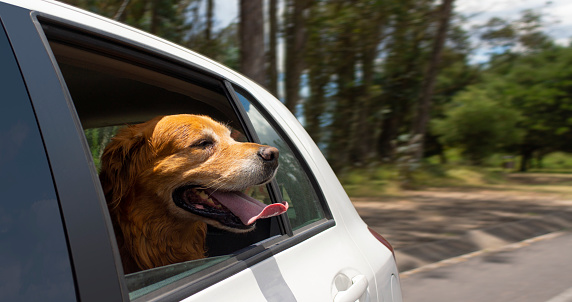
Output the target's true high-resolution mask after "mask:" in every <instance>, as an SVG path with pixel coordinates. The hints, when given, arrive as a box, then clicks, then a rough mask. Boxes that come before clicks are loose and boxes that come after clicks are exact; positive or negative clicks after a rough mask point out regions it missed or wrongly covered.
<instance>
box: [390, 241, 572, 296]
mask: <svg viewBox="0 0 572 302" xmlns="http://www.w3.org/2000/svg"><path fill="white" fill-rule="evenodd" d="M455 260H458V261H449V262H452V263H449V264H442V265H436V268H433V269H430V270H426V271H423V270H421V271H420V272H416V273H411V274H410V273H405V274H403V276H402V279H401V286H402V290H403V301H405V302H418V301H429V302H431V301H440V302H449V301H462V302H473V301H475V302H476V301H479V302H481V301H482V302H485V301H486V302H497V301H498V302H500V301H502V302H507V301H519V302H572V233H570V232H562V233H556V234H551V235H548V236H544V237H543V238H542V239H539V240H532V241H531V242H528V243H520V244H515V245H512V246H511V247H508V248H503V249H499V250H495V251H491V252H483V253H476V254H475V255H474V256H471V257H467V258H456V259H455Z"/></svg>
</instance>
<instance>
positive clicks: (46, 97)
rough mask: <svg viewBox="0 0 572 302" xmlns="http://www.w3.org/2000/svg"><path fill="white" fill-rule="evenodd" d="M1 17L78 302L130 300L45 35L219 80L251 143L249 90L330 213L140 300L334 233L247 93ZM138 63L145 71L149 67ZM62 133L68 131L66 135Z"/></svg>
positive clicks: (170, 296) (43, 18)
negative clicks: (245, 104) (59, 217)
mask: <svg viewBox="0 0 572 302" xmlns="http://www.w3.org/2000/svg"><path fill="white" fill-rule="evenodd" d="M0 14H1V15H2V18H3V19H2V20H3V21H5V23H6V24H7V25H6V27H7V28H6V31H7V34H8V36H9V38H10V39H11V41H12V40H13V41H12V42H13V45H15V46H14V49H15V52H16V54H17V58H18V60H19V62H20V61H21V62H23V63H22V64H21V70H22V74H23V76H24V78H25V80H26V83H27V85H28V86H29V89H30V96H31V99H32V102H33V104H34V108H37V109H36V115H37V118H38V124H39V125H40V128H41V131H42V134H43V137H44V141H45V146H46V151H47V154H48V157H49V160H50V166H51V168H52V173H53V175H54V179H55V183H56V185H57V191H58V196H59V202H60V206H61V208H62V212H63V216H64V217H63V219H64V222H65V227H66V232H67V235H68V246H69V249H70V254H71V255H72V259H73V268H74V275H75V278H76V286H77V291H78V296H79V297H80V299H81V301H101V300H104V301H108V300H117V299H118V297H121V299H122V300H123V301H129V297H128V290H127V287H126V285H125V279H124V274H123V269H122V268H121V259H120V256H119V252H118V248H117V244H116V242H115V237H114V234H113V229H112V227H111V220H110V218H109V213H108V212H107V208H106V203H105V197H104V196H103V192H102V190H101V185H100V184H99V179H98V177H97V171H95V169H94V165H93V162H92V159H91V154H90V153H89V147H88V146H87V142H86V140H85V136H84V135H83V129H82V126H81V123H80V121H79V118H78V116H77V114H76V113H75V109H74V105H73V102H72V100H71V97H70V95H69V92H68V91H67V88H66V87H65V81H63V77H62V75H61V74H60V73H59V69H58V68H57V64H56V60H55V58H54V56H53V54H52V53H51V50H50V47H49V45H48V39H47V36H46V35H50V34H53V33H54V32H55V31H57V29H64V30H66V31H72V32H74V33H75V34H78V35H79V36H82V35H84V36H85V37H89V38H95V39H100V40H102V41H106V42H108V43H112V44H115V45H116V46H117V47H118V48H120V49H121V51H125V50H128V51H131V52H132V53H134V54H137V53H140V54H146V57H148V56H152V57H155V58H156V59H157V60H159V61H160V62H162V64H161V65H160V69H161V70H164V68H165V67H164V65H163V64H170V65H171V67H173V68H179V69H180V70H183V71H184V72H186V73H189V72H191V73H194V75H195V76H197V78H201V77H203V78H205V79H207V80H208V79H216V80H217V81H220V83H223V88H224V91H225V93H226V94H227V97H228V98H229V101H231V104H233V106H234V107H235V110H236V112H237V116H238V117H239V119H240V120H241V121H242V122H243V123H244V125H243V127H244V129H246V130H247V135H248V136H249V139H250V140H252V141H255V142H256V141H258V138H257V137H256V131H254V130H253V127H252V124H251V122H250V119H249V118H248V116H247V115H246V113H245V112H244V109H243V108H242V105H241V103H240V101H238V100H237V96H236V94H235V90H234V87H239V89H242V90H244V92H246V93H247V94H248V95H249V96H250V97H252V100H253V101H254V102H256V103H257V104H256V107H257V109H259V111H260V112H261V113H262V114H263V115H264V117H265V118H266V119H267V120H268V121H269V122H270V123H271V124H272V126H273V127H274V128H275V130H277V131H278V133H279V134H280V135H281V136H282V137H283V138H284V140H285V141H286V143H287V144H288V146H289V147H290V148H291V149H292V151H293V152H294V154H295V155H296V156H297V158H298V159H299V160H300V163H301V165H302V166H303V168H304V171H305V172H306V174H307V175H308V177H309V179H310V181H311V183H312V187H313V188H314V190H315V191H316V193H317V195H318V197H319V199H320V203H321V204H322V206H323V209H324V212H325V214H326V218H325V219H323V220H321V221H318V222H315V223H313V224H311V225H308V226H305V227H303V228H301V229H299V230H297V231H296V232H295V233H292V231H291V228H289V220H288V219H287V217H286V216H285V215H283V216H282V218H280V219H281V221H282V223H281V224H280V225H281V231H282V234H284V235H281V236H276V237H273V238H269V239H267V240H265V241H263V242H260V243H259V244H257V245H256V246H253V247H252V248H251V249H249V250H247V251H245V252H243V253H241V254H239V255H237V256H236V257H234V258H235V259H234V260H235V261H234V262H232V263H226V261H225V262H223V263H222V264H221V265H219V266H215V267H213V269H212V270H209V269H207V270H206V271H205V272H201V273H198V276H197V274H195V275H192V279H193V281H192V282H189V280H188V278H185V279H183V280H181V282H176V283H175V284H174V285H173V286H170V287H169V286H167V287H165V288H164V289H160V290H157V291H155V292H152V293H150V294H148V295H145V296H143V297H141V298H140V299H137V300H135V301H147V300H149V299H151V300H153V301H175V300H177V301H178V300H179V299H183V298H185V297H188V296H191V295H192V294H194V293H197V292H199V291H201V290H203V289H205V288H207V287H210V286H211V285H213V284H215V283H217V282H219V281H221V280H223V279H226V278H228V277H230V276H232V275H234V274H236V273H238V272H240V271H242V270H244V269H245V268H248V267H250V266H253V265H255V264H256V263H258V262H260V261H263V260H265V259H267V258H269V257H272V256H273V255H275V254H277V253H279V252H282V251H284V250H286V249H288V248H290V247H292V246H294V245H297V244H299V243H300V242H302V241H305V240H307V239H309V238H311V237H312V236H314V235H316V234H319V233H321V232H323V231H325V230H327V229H329V228H331V227H333V226H335V224H336V223H335V221H334V219H333V216H332V214H331V212H330V209H329V207H328V205H327V202H326V200H325V198H324V195H323V193H322V191H321V189H320V186H319V185H318V181H317V180H316V178H315V176H314V173H313V172H312V171H311V169H310V167H309V165H308V163H307V162H306V160H305V158H304V157H303V156H302V154H301V152H300V151H299V150H298V148H297V147H296V146H295V145H294V143H293V141H292V139H291V138H290V137H289V135H288V134H287V133H285V132H284V131H283V130H282V129H281V127H280V125H279V124H278V123H277V122H276V121H275V120H274V118H272V116H271V115H270V114H269V112H268V111H267V110H265V108H264V106H262V104H261V103H260V102H259V101H258V100H257V99H256V98H255V97H253V96H252V94H251V93H249V92H248V89H244V88H243V87H242V86H241V85H240V84H238V83H235V82H233V81H231V80H229V79H226V78H225V77H223V76H221V75H219V74H216V73H214V72H212V71H210V70H206V69H205V68H203V67H201V66H198V65H196V64H194V63H193V62H188V61H182V60H180V59H179V58H177V57H175V56H172V55H170V54H168V53H164V52H162V51H160V50H157V49H150V48H149V47H148V46H146V45H140V44H137V43H135V42H133V41H131V40H128V39H127V38H124V37H121V36H116V35H113V34H109V33H106V32H102V31H100V30H98V29H95V28H91V27H88V26H85V25H82V24H77V23H75V22H71V21H68V20H65V19H62V18H59V17H55V16H51V15H48V14H44V13H39V12H33V11H29V10H27V9H23V8H18V7H14V6H11V5H8V4H2V3H0ZM4 16H6V17H4ZM46 26H52V28H51V29H50V28H48V29H47V31H46ZM56 28H57V29H56ZM48 32H49V33H48ZM73 42H74V44H76V43H77V41H75V40H74V41H73ZM115 50H117V49H115ZM102 51H103V52H107V49H102ZM121 51H120V52H119V53H121ZM134 58H135V59H136V58H137V56H136V55H135V56H133V57H131V56H130V57H129V59H130V60H129V61H132V60H133V59H134ZM141 63H142V64H144V65H148V62H147V61H143V62H141ZM54 65H55V66H54ZM56 129H57V130H58V131H56ZM62 129H63V131H61V130H62ZM57 132H60V133H57ZM69 154H73V157H71V158H70V157H69ZM71 168H73V169H75V170H77V171H75V173H76V174H74V176H75V177H76V178H77V177H78V175H79V178H80V179H79V180H81V181H82V182H81V183H80V186H79V187H78V185H77V182H74V179H72V178H73V177H70V176H69V175H67V176H66V170H69V169H71ZM270 187H271V188H270V191H271V194H272V195H273V198H274V200H279V198H280V195H279V194H280V193H279V190H277V185H276V183H275V182H274V183H273V184H271V186H270ZM80 195H84V196H87V197H88V198H83V199H81V202H78V200H79V199H80V197H81V196H80ZM74 203H75V204H74ZM81 207H84V208H83V209H82V208H81ZM86 209H91V210H93V213H92V214H90V215H85V213H83V216H82V215H79V216H78V217H75V216H76V214H78V213H82V212H84V211H85V210H86ZM86 223H89V224H90V225H91V224H93V230H92V233H93V235H94V236H95V237H96V239H97V240H95V241H94V242H92V243H91V244H88V245H87V247H85V246H82V244H83V243H84V242H85V240H83V239H82V238H81V237H82V236H83V233H82V231H81V228H82V227H83V226H84V225H85V224H86ZM78 229H79V230H78ZM93 259H100V261H99V262H101V263H99V264H97V265H96V266H97V267H96V268H94V263H92V262H93Z"/></svg>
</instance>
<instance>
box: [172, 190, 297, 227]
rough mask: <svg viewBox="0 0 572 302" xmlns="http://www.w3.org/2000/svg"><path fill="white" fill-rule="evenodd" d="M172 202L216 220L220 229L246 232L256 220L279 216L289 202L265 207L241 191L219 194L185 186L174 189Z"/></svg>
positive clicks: (265, 205)
mask: <svg viewBox="0 0 572 302" xmlns="http://www.w3.org/2000/svg"><path fill="white" fill-rule="evenodd" d="M173 201H174V202H175V204H176V205H177V206H179V207H180V208H183V209H185V210H187V211H189V212H191V213H193V214H196V215H199V216H202V217H205V218H209V219H212V220H215V221H217V222H219V223H220V224H222V225H223V226H226V227H230V228H233V229H241V230H248V229H251V228H253V226H254V223H255V222H256V220H258V219H262V218H269V217H272V216H277V215H280V214H282V213H284V212H286V210H287V209H288V203H287V202H283V203H273V204H270V205H267V204H264V203H262V202H260V201H258V200H256V199H254V198H252V197H250V196H248V195H246V194H244V193H242V192H221V191H212V190H209V189H200V188H197V187H193V186H185V187H181V188H178V189H176V190H175V192H174V193H173Z"/></svg>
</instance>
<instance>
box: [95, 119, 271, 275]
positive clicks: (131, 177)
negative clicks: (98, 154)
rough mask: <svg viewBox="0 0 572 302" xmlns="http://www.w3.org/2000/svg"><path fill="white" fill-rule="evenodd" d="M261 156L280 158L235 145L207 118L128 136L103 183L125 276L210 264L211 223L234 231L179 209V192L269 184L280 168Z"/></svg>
mask: <svg viewBox="0 0 572 302" xmlns="http://www.w3.org/2000/svg"><path fill="white" fill-rule="evenodd" d="M261 150H267V152H272V154H273V156H274V157H277V156H278V150H276V148H273V147H268V146H262V145H259V144H254V143H239V142H236V141H235V140H234V139H232V138H231V136H230V130H229V129H228V128H227V127H225V126H224V125H221V124H219V123H217V122H215V121H213V120H212V119H210V118H209V117H206V116H197V115H174V116H164V117H157V118H154V119H152V120H150V121H148V122H146V123H143V124H138V125H134V126H129V127H126V128H124V129H122V130H121V131H120V132H119V133H118V134H117V135H116V136H115V137H114V138H113V139H112V141H111V142H110V143H109V144H108V146H107V147H106V148H105V151H104V153H103V156H102V159H101V161H102V167H101V173H100V180H101V183H102V187H103V190H104V193H105V196H106V199H107V203H108V207H109V211H110V214H111V219H112V221H113V224H114V229H115V234H116V237H117V241H118V245H119V248H120V253H121V256H122V261H123V267H124V270H125V273H132V272H136V271H139V270H144V269H150V268H153V267H158V266H163V265H167V264H172V263H177V262H182V261H189V260H194V259H200V258H203V257H205V237H206V230H207V225H206V223H209V224H211V225H214V226H217V227H220V228H226V229H228V228H227V227H225V226H224V225H221V223H219V222H218V221H215V220H212V219H208V218H205V217H202V216H200V215H195V214H193V213H191V212H188V211H185V210H184V209H182V208H180V207H178V206H176V205H175V204H174V202H173V197H172V196H173V192H174V191H175V189H177V188H179V187H181V186H185V185H197V186H202V187H210V188H215V189H217V190H221V191H238V190H243V189H245V188H247V187H250V186H253V185H257V184H262V183H265V182H267V181H269V180H270V178H272V177H273V175H274V173H275V168H276V167H273V168H272V169H271V168H267V167H263V166H264V163H262V162H264V160H260V157H261V155H260V154H261V152H262V151H261ZM268 150H270V151H268ZM276 166H277V163H276ZM270 170H272V171H270ZM261 171H263V172H264V173H261ZM268 171H270V172H268ZM235 231H240V230H235Z"/></svg>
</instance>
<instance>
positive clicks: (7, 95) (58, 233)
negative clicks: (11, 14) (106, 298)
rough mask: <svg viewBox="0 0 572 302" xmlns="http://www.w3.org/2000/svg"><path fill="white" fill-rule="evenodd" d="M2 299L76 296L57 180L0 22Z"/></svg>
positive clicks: (42, 299)
mask: <svg viewBox="0 0 572 302" xmlns="http://www.w3.org/2000/svg"><path fill="white" fill-rule="evenodd" d="M0 66H2V67H1V68H0V91H1V93H2V97H1V98H0V99H1V100H2V101H1V102H0V196H1V197H0V293H1V294H0V295H1V296H0V297H1V298H0V300H2V301H76V296H75V288H74V280H73V276H72V270H71V264H70V258H69V255H68V247H67V243H66V238H65V233H64V227H63V224H62V218H61V215H60V210H59V205H58V199H57V196H56V192H55V190H54V182H53V179H52V176H51V171H50V167H49V165H48V160H47V158H46V153H45V150H44V146H43V142H42V138H41V136H40V132H39V129H38V125H37V123H36V119H35V116H34V112H33V109H32V106H31V103H30V99H29V97H28V94H27V91H26V87H25V85H24V81H23V80H22V76H21V74H20V70H19V67H18V64H17V63H16V60H15V58H14V55H13V53H12V49H11V47H10V44H9V42H8V40H7V38H6V35H5V33H4V29H3V27H2V25H1V24H0Z"/></svg>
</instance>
